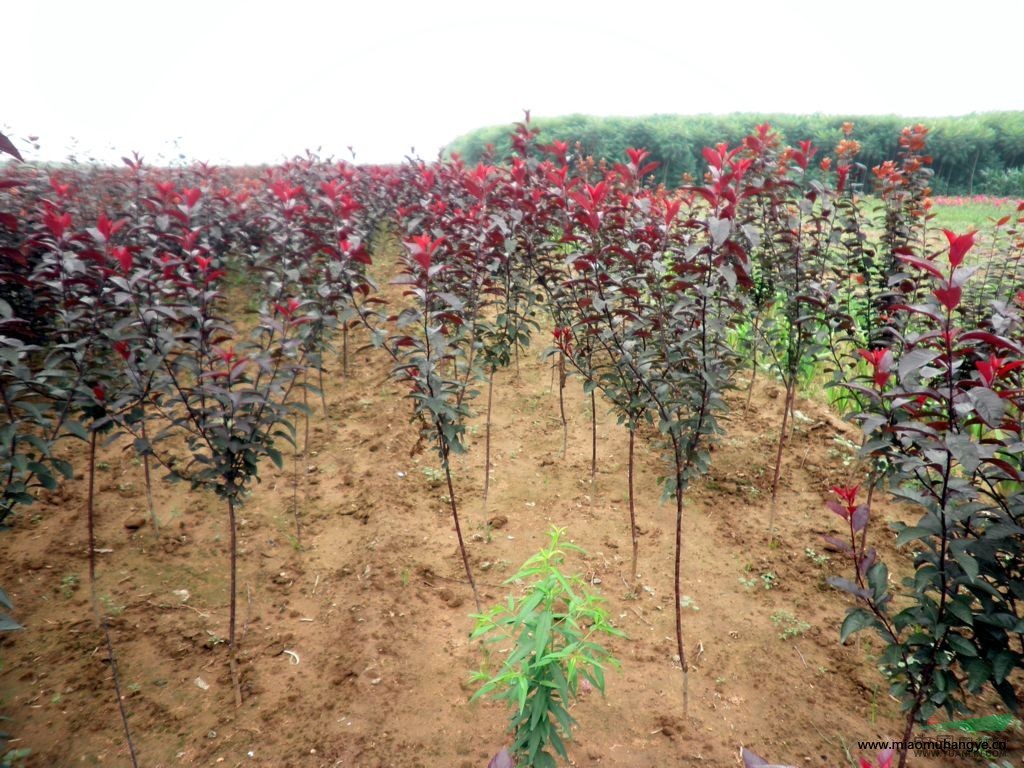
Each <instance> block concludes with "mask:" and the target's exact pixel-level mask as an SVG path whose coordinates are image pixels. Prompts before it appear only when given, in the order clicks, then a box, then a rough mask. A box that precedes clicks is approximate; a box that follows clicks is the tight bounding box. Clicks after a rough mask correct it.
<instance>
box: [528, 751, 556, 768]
mask: <svg viewBox="0 0 1024 768" xmlns="http://www.w3.org/2000/svg"><path fill="white" fill-rule="evenodd" d="M533 765H534V768H558V763H556V762H555V758H553V757H552V756H551V755H549V754H548V753H547V752H538V753H537V756H536V757H535V758H534V760H533Z"/></svg>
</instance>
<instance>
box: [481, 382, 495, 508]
mask: <svg viewBox="0 0 1024 768" xmlns="http://www.w3.org/2000/svg"><path fill="white" fill-rule="evenodd" d="M493 395H494V368H491V373H490V375H489V376H488V377H487V425H486V426H485V427H484V509H483V512H484V517H485V518H486V517H487V493H488V491H489V490H490V487H491V402H492V396H493Z"/></svg>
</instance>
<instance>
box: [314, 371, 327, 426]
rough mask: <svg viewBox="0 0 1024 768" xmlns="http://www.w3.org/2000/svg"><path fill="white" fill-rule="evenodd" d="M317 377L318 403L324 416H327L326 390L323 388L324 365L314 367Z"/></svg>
mask: <svg viewBox="0 0 1024 768" xmlns="http://www.w3.org/2000/svg"><path fill="white" fill-rule="evenodd" d="M316 375H317V379H318V380H319V385H320V405H321V407H322V408H323V411H324V418H327V392H326V391H325V390H324V367H323V365H320V366H319V367H318V368H317V369H316Z"/></svg>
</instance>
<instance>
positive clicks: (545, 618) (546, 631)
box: [533, 611, 552, 659]
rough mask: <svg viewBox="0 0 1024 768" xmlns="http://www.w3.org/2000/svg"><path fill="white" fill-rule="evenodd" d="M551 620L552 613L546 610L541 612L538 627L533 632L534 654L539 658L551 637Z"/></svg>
mask: <svg viewBox="0 0 1024 768" xmlns="http://www.w3.org/2000/svg"><path fill="white" fill-rule="evenodd" d="M551 620H552V615H551V614H550V613H549V612H547V611H545V612H544V613H542V614H541V617H540V621H539V622H537V628H536V629H535V630H534V632H533V655H534V656H535V657H536V658H538V659H539V658H540V657H541V654H542V653H543V652H544V649H545V648H546V647H547V644H548V641H549V640H550V639H551Z"/></svg>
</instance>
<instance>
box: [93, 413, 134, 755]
mask: <svg viewBox="0 0 1024 768" xmlns="http://www.w3.org/2000/svg"><path fill="white" fill-rule="evenodd" d="M95 490H96V432H95V431H93V432H92V434H90V435H89V498H88V499H87V500H86V516H87V518H88V525H89V593H90V595H91V596H92V611H93V618H95V620H96V626H97V627H99V629H100V631H101V632H102V633H103V640H104V642H105V643H106V646H107V655H108V656H109V658H110V672H111V676H112V678H113V681H114V695H115V696H116V697H117V708H118V711H119V712H120V713H121V725H122V726H123V727H124V738H125V743H126V744H127V745H128V755H129V757H130V758H131V761H132V766H133V768H138V765H139V761H138V757H137V755H136V753H135V742H134V741H133V740H132V732H131V728H130V727H129V726H128V711H127V709H126V708H125V703H124V697H123V696H122V695H121V675H120V674H119V672H118V669H117V654H116V653H114V643H113V641H112V640H111V639H110V628H109V627H108V626H107V618H106V616H104V615H103V614H102V612H101V611H100V598H99V594H98V593H97V590H96V536H95V519H96V518H95V506H94V502H93V497H94V495H95Z"/></svg>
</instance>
